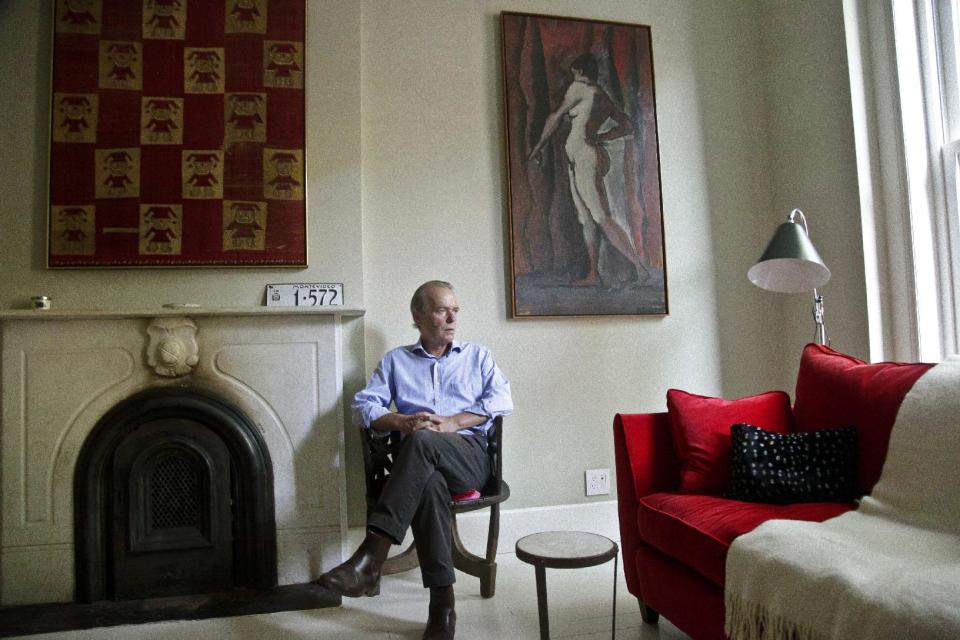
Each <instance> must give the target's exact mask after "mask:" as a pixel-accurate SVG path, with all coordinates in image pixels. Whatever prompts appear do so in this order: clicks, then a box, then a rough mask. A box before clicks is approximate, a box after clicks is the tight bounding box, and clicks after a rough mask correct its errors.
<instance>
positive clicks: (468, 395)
mask: <svg viewBox="0 0 960 640" xmlns="http://www.w3.org/2000/svg"><path fill="white" fill-rule="evenodd" d="M391 404H392V405H394V406H395V407H396V409H397V411H399V412H400V413H403V414H407V415H410V414H414V413H417V412H418V411H429V412H430V413H435V414H437V415H441V416H452V415H454V414H457V413H460V412H463V411H469V412H470V413H476V414H478V415H481V416H488V417H489V418H490V420H487V421H486V422H484V423H483V424H480V425H477V426H475V427H472V428H470V429H461V430H460V431H459V433H462V434H470V433H471V432H480V433H484V434H485V433H486V431H487V429H488V428H489V426H490V423H491V422H492V419H493V418H495V417H496V416H501V415H509V414H510V413H511V412H512V411H513V400H512V399H511V397H510V382H509V381H508V380H507V378H506V377H505V376H504V375H503V372H502V371H500V369H499V367H497V364H496V362H494V360H493V356H492V355H491V353H490V351H489V350H488V349H486V348H485V347H481V346H480V345H478V344H473V343H470V342H457V341H454V342H453V344H452V345H450V348H449V349H448V350H447V352H446V353H445V354H444V355H442V356H440V357H439V358H438V357H436V356H433V355H430V354H429V353H427V352H426V351H425V350H424V348H423V346H422V345H421V344H420V343H419V342H418V343H417V344H415V345H410V346H406V347H397V348H396V349H393V350H391V351H389V352H388V353H387V355H385V356H384V357H383V360H381V361H380V364H378V365H377V368H376V370H375V371H374V372H373V375H371V376H370V382H368V383H367V387H366V388H365V389H364V390H363V391H360V392H358V393H357V394H356V395H355V396H354V397H353V405H352V408H353V420H354V422H355V423H356V424H357V425H360V426H362V427H367V428H369V427H370V423H371V422H374V421H375V420H377V419H378V418H381V417H383V416H384V415H386V414H388V413H390V406H391Z"/></svg>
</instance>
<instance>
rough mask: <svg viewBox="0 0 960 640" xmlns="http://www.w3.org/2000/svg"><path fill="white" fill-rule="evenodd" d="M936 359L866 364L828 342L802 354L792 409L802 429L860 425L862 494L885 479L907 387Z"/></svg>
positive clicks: (816, 345)
mask: <svg viewBox="0 0 960 640" xmlns="http://www.w3.org/2000/svg"><path fill="white" fill-rule="evenodd" d="M932 366H933V365H931V364H925V363H916V364H905V363H901V362H878V363H876V364H867V363H866V362H864V361H863V360H859V359H857V358H854V357H853V356H848V355H845V354H843V353H840V352H838V351H834V350H833V349H830V348H829V347H824V346H821V345H818V344H808V345H807V346H806V347H804V349H803V355H802V356H801V358H800V372H799V373H798V374H797V395H796V403H795V404H794V407H793V414H794V417H795V419H796V423H797V430H798V431H815V430H817V429H829V428H834V427H845V426H848V425H853V426H855V427H856V428H857V442H858V445H857V447H858V451H857V456H858V459H859V469H858V471H857V478H858V481H859V483H860V489H861V490H862V491H863V493H870V491H871V490H872V489H873V485H875V484H876V483H877V480H879V479H880V472H881V471H882V470H883V462H884V460H886V458H887V446H888V445H889V444H890V431H891V430H892V429H893V423H894V421H895V420H896V418H897V411H899V410H900V403H901V402H903V397H904V396H905V395H907V391H909V390H910V388H911V387H912V386H913V383H914V382H916V381H917V378H919V377H920V376H921V375H923V374H924V372H925V371H926V370H927V369H929V368H930V367H932Z"/></svg>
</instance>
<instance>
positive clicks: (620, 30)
mask: <svg viewBox="0 0 960 640" xmlns="http://www.w3.org/2000/svg"><path fill="white" fill-rule="evenodd" d="M500 26H501V44H502V76H503V92H504V126H505V130H506V141H507V142H506V150H507V153H506V155H507V205H508V218H509V222H508V227H509V242H510V278H511V282H510V291H511V304H512V308H511V317H513V318H535V317H563V316H574V317H577V316H636V315H641V316H663V315H667V314H668V313H669V306H668V297H667V278H666V274H667V270H666V248H665V241H664V233H663V203H662V185H661V175H660V150H659V134H658V130H657V112H656V92H655V83H654V65H653V45H652V38H651V29H650V27H649V26H646V25H640V24H627V23H621V22H611V21H605V20H592V19H587V18H573V17H562V16H552V15H542V14H532V13H519V12H512V11H505V12H502V13H501V14H500Z"/></svg>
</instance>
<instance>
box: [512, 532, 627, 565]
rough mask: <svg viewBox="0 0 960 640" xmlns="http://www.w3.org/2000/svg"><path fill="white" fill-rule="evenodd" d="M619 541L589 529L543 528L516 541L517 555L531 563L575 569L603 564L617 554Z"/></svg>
mask: <svg viewBox="0 0 960 640" xmlns="http://www.w3.org/2000/svg"><path fill="white" fill-rule="evenodd" d="M618 550H619V547H617V543H616V542H614V541H613V540H611V539H610V538H607V537H606V536H601V535H598V534H596V533H588V532H586V531H543V532H541V533H533V534H531V535H528V536H524V537H523V538H520V539H519V540H517V547H516V551H517V558H518V559H520V560H522V561H524V562H526V563H528V564H532V565H539V566H541V567H550V568H554V569H576V568H579V567H592V566H594V565H597V564H602V563H604V562H606V561H607V560H610V559H611V558H613V557H614V556H615V555H617V551H618Z"/></svg>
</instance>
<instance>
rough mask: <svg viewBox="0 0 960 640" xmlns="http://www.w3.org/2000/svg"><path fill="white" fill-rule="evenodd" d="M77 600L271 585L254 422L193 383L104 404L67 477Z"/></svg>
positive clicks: (269, 535) (269, 485)
mask: <svg viewBox="0 0 960 640" xmlns="http://www.w3.org/2000/svg"><path fill="white" fill-rule="evenodd" d="M74 509H75V511H74V512H75V514H76V515H75V532H76V577H77V594H76V596H77V601H78V602H94V601H98V600H134V599H143V598H154V597H163V596H173V595H189V594H198V593H214V592H224V591H230V590H231V589H236V588H252V589H267V588H271V587H274V586H276V584H277V551H276V522H275V518H274V502H273V468H272V465H271V462H270V455H269V451H268V449H267V446H266V443H265V442H264V440H263V437H262V436H261V434H260V432H259V430H258V429H257V427H256V425H254V424H253V423H252V422H251V421H250V419H249V418H248V417H247V416H246V415H245V414H244V413H243V412H242V411H240V410H239V409H237V408H236V407H234V406H233V405H231V404H230V403H228V402H226V401H224V400H223V399H221V398H218V397H216V396H214V395H211V394H209V393H207V392H204V391H199V390H196V389H186V388H158V389H150V390H147V391H143V392H141V393H138V394H136V395H134V396H132V397H130V398H128V399H126V400H124V401H123V402H121V403H120V404H118V405H117V406H116V407H114V408H113V409H112V410H110V411H109V412H108V413H107V414H106V415H105V416H104V417H103V418H102V419H101V420H100V421H99V422H98V423H97V425H96V426H95V427H94V429H93V431H92V432H91V434H90V436H89V437H88V438H87V440H86V442H85V443H84V445H83V448H82V449H81V452H80V456H79V458H78V461H77V468H76V472H75V476H74Z"/></svg>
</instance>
